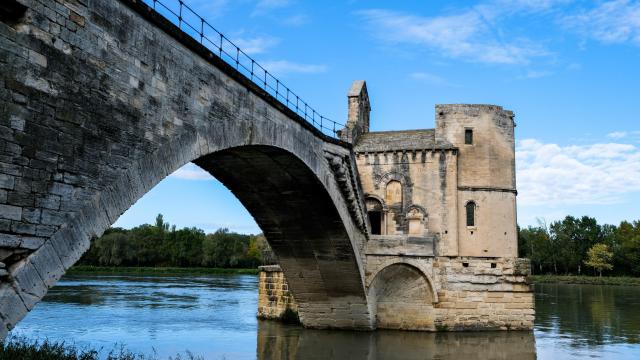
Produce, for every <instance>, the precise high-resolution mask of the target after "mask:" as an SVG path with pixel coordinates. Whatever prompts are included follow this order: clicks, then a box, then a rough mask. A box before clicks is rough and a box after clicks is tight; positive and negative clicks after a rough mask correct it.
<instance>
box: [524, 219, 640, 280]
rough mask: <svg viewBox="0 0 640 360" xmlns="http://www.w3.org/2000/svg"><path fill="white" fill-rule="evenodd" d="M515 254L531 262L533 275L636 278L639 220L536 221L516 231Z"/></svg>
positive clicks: (639, 274) (638, 274) (639, 267)
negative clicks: (548, 223) (602, 223)
mask: <svg viewBox="0 0 640 360" xmlns="http://www.w3.org/2000/svg"><path fill="white" fill-rule="evenodd" d="M518 252H519V254H518V255H519V256H520V257H526V258H529V259H531V268H532V272H533V274H554V275H598V274H600V275H601V274H603V273H604V274H606V275H613V276H629V277H640V221H633V222H628V221H623V222H621V223H620V225H619V226H615V225H609V224H605V225H600V224H598V222H597V221H596V219H594V218H592V217H588V216H583V217H581V218H576V217H573V216H567V217H565V218H564V219H563V220H560V221H555V222H553V223H551V225H547V224H545V223H543V222H540V224H539V225H538V226H534V227H531V226H530V227H527V228H524V229H521V228H518ZM603 281H605V280H603Z"/></svg>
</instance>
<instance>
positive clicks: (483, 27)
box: [358, 5, 549, 64]
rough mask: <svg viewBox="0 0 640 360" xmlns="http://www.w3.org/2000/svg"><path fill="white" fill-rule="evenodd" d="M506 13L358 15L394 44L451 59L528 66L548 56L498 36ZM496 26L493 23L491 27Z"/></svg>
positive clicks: (481, 8)
mask: <svg viewBox="0 0 640 360" xmlns="http://www.w3.org/2000/svg"><path fill="white" fill-rule="evenodd" d="M504 11H505V9H502V8H500V7H499V6H494V5H478V6H476V7H474V8H470V9H466V10H462V11H459V12H457V13H455V14H453V15H443V16H437V17H422V16H417V15H411V14H406V13H401V12H396V11H391V10H384V9H370V10H363V11H360V12H359V13H358V14H359V15H360V16H361V17H363V18H364V19H365V21H366V22H367V27H368V28H371V29H374V31H375V34H376V36H378V37H379V38H381V39H382V40H384V41H387V42H390V43H393V44H410V45H417V46H423V47H425V48H427V49H429V50H431V51H434V52H438V53H441V54H442V55H444V56H446V57H450V58H457V59H463V60H465V61H471V62H482V63H495V64H528V63H529V62H530V61H531V59H532V58H535V57H541V56H547V55H549V52H548V51H547V50H546V49H544V48H543V47H542V46H540V45H538V44H535V43H533V42H532V41H530V40H528V39H525V38H513V39H511V40H510V41H505V40H503V39H501V37H500V36H496V35H495V32H496V31H495V30H496V29H495V26H496V24H495V22H496V21H497V20H498V19H499V18H500V17H501V16H503V15H504ZM492 22H493V23H492Z"/></svg>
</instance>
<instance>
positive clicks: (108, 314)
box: [11, 275, 640, 360]
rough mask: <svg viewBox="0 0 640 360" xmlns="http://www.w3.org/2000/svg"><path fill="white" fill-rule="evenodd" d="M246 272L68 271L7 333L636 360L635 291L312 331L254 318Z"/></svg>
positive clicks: (186, 346) (212, 349) (241, 351)
mask: <svg viewBox="0 0 640 360" xmlns="http://www.w3.org/2000/svg"><path fill="white" fill-rule="evenodd" d="M257 285H258V278H257V276H253V275H207V276H187V275H180V276H140V275H131V276H106V275H68V276H65V277H64V278H63V279H62V280H61V281H60V282H59V283H58V285H56V286H55V287H54V288H52V289H50V290H49V293H48V294H47V296H46V297H45V298H44V299H43V300H42V301H41V302H40V303H39V304H38V305H37V306H36V307H35V309H34V310H33V311H31V313H30V314H29V315H27V317H26V318H25V319H24V320H23V321H22V322H20V323H19V324H18V326H17V327H16V328H15V329H14V330H13V331H12V333H11V334H12V335H16V336H24V337H27V338H29V339H36V338H37V339H44V338H48V339H51V340H57V341H60V340H63V341H66V342H68V343H74V344H76V345H78V346H80V347H82V346H91V347H94V348H103V349H105V351H106V350H109V349H113V348H114V346H115V344H116V343H117V344H119V345H124V346H125V347H126V348H127V349H130V350H133V351H135V352H141V353H145V354H152V353H155V354H157V355H158V356H159V357H160V358H166V357H168V356H172V355H175V354H176V353H179V352H180V353H183V354H184V353H185V351H187V350H188V351H191V352H192V353H194V354H196V355H201V356H204V358H206V359H256V358H258V359H368V360H372V359H434V358H435V359H518V360H525V359H535V358H538V359H585V358H604V359H616V360H622V359H640V287H624V286H593V285H547V284H545V285H537V286H535V293H536V320H535V330H534V331H533V332H479V333H473V332H464V333H421V332H402V331H375V332H349V331H320V330H308V329H303V328H301V327H299V326H290V325H289V326H287V325H282V324H279V323H276V322H269V321H258V320H257V319H256V317H255V313H256V306H257V305H256V303H257V295H258V291H257Z"/></svg>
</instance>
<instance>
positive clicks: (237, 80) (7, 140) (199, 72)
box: [0, 0, 371, 338]
mask: <svg viewBox="0 0 640 360" xmlns="http://www.w3.org/2000/svg"><path fill="white" fill-rule="evenodd" d="M11 1H14V0H11ZM18 1H20V2H21V3H23V4H24V5H25V6H26V8H27V10H26V14H25V15H24V16H23V17H22V18H20V19H19V20H18V24H17V25H15V24H12V25H8V24H6V23H2V22H0V26H2V27H3V28H2V32H0V48H2V49H13V51H11V52H6V51H4V50H3V53H2V56H3V61H0V74H2V79H1V80H2V82H1V84H4V86H0V109H3V110H2V112H0V127H1V128H2V139H1V140H2V144H1V145H2V146H0V155H2V156H1V157H0V188H1V189H2V190H0V210H1V211H0V248H2V249H5V250H6V249H9V250H7V251H13V253H12V255H11V256H10V257H8V258H6V259H3V261H4V260H6V262H7V263H6V265H7V271H6V273H5V274H3V273H2V272H0V320H2V324H1V326H0V338H1V337H3V336H4V335H5V334H6V332H7V330H10V329H11V328H12V327H13V326H14V325H15V324H16V323H17V322H18V321H19V320H20V319H21V318H22V317H23V316H24V315H25V314H26V313H27V311H29V310H30V309H31V308H33V306H34V305H35V304H36V303H37V302H38V301H39V300H40V299H41V298H42V297H43V296H44V294H45V293H46V291H47V289H48V288H49V287H51V286H53V285H54V284H55V283H56V281H57V280H58V279H59V278H60V277H61V276H62V274H64V272H65V271H66V269H68V268H69V267H70V266H71V265H73V263H75V262H76V261H77V260H78V259H79V258H80V256H81V255H82V253H84V252H85V251H86V250H87V248H88V246H89V240H90V239H91V238H92V237H94V236H99V235H101V234H102V232H103V231H104V230H105V229H107V228H108V227H109V226H110V225H111V224H112V223H114V222H115V221H116V220H117V218H118V217H119V216H120V215H121V214H122V213H123V212H124V211H125V210H126V209H128V208H129V207H130V206H131V205H132V204H133V203H134V202H135V201H136V200H137V199H139V198H140V197H142V196H143V195H144V194H145V193H146V192H148V191H149V190H150V189H151V188H152V187H153V186H155V185H156V184H157V183H158V182H160V181H161V180H162V179H164V178H165V177H166V176H168V175H169V174H171V173H172V172H173V171H175V170H176V169H178V168H179V167H181V166H182V165H184V164H186V163H188V162H190V161H194V162H195V163H196V164H198V165H199V166H201V167H202V168H204V169H205V170H207V171H209V172H210V173H212V174H213V175H214V176H216V177H217V178H219V179H220V180H221V181H222V182H223V183H224V184H225V185H226V186H227V187H229V188H230V189H231V190H232V192H233V193H234V194H235V195H236V196H237V197H238V198H239V199H240V201H241V202H242V203H243V204H244V205H245V207H247V209H248V210H249V211H250V212H251V213H252V215H253V216H254V217H255V218H256V221H257V222H258V224H259V225H260V226H261V227H262V228H263V230H264V232H265V235H266V237H267V240H268V241H269V242H270V243H271V245H272V246H273V247H274V250H275V252H276V254H277V255H278V257H279V260H280V262H281V265H282V268H283V270H284V272H285V275H286V277H287V280H288V282H289V284H290V286H291V290H292V293H293V295H294V297H295V298H296V301H297V302H299V310H300V316H301V320H302V322H303V323H304V324H305V325H307V326H311V327H338V328H339V327H344V328H370V327H371V321H370V317H369V314H368V311H367V300H366V292H365V290H364V278H363V271H362V262H361V258H360V252H361V249H362V247H363V244H364V242H365V237H366V231H367V223H366V217H365V216H366V215H364V205H363V202H362V196H361V194H360V193H359V188H358V187H357V186H354V184H357V181H356V180H357V179H356V177H357V172H356V171H355V168H354V166H355V165H354V164H355V162H354V161H353V155H352V152H351V150H350V147H349V146H348V145H347V144H343V143H341V142H339V141H337V140H334V139H331V138H329V137H327V136H324V135H323V134H322V133H320V132H319V131H317V130H316V129H315V128H313V126H311V125H310V124H309V123H307V122H305V121H304V120H303V119H302V118H300V117H299V116H297V115H296V114H295V113H294V112H292V111H290V110H289V109H288V108H286V107H285V106H283V105H282V104H281V103H279V102H278V101H277V100H275V99H274V98H273V97H271V96H269V95H268V94H266V93H265V92H264V91H262V90H261V89H260V88H258V87H257V86H256V85H255V84H253V83H251V82H250V81H248V80H247V79H246V78H244V77H243V76H242V75H240V74H239V73H238V72H237V71H235V70H234V69H232V68H231V67H230V66H229V65H227V64H226V63H223V62H221V61H219V59H217V58H215V56H213V55H212V54H211V53H210V52H208V51H207V50H206V49H204V48H203V47H201V46H200V47H199V44H197V43H195V42H193V41H192V40H191V39H189V38H186V37H185V36H184V34H182V33H179V32H177V31H176V29H175V28H172V27H171V25H170V24H167V23H163V22H162V19H156V18H154V17H153V16H151V15H149V14H151V13H147V12H139V11H141V10H140V8H141V7H144V6H145V5H142V4H140V3H139V2H133V1H130V0H120V1H108V0H96V1H92V2H87V3H86V5H85V4H83V3H77V2H69V3H65V5H64V6H63V7H62V8H61V7H55V8H53V9H51V11H54V12H56V11H62V10H63V8H64V9H67V10H68V12H70V11H73V13H74V14H76V15H77V16H75V15H74V17H73V21H75V22H74V24H75V25H73V29H74V32H73V36H69V37H66V36H62V35H61V34H60V33H51V32H49V31H50V29H51V28H52V27H51V26H50V23H51V21H52V20H51V19H50V18H49V17H47V16H46V14H48V12H47V11H48V10H46V9H48V6H49V5H50V4H49V2H48V1H44V0H43V1H40V0H18ZM65 6H66V7H65ZM143 10H144V9H143ZM67 15H68V14H67ZM76 22H77V23H76ZM70 23H71V22H69V21H68V22H67V24H70ZM69 26H71V25H69ZM123 28H126V29H127V31H122V29H123ZM65 34H66V33H65ZM23 53H30V54H32V55H31V56H29V57H27V58H25V57H23V56H22V55H21V54H23ZM4 60H6V61H4ZM5 130H6V131H5ZM7 144H9V145H7ZM6 159H9V160H6ZM307 215H308V216H307ZM5 224H8V225H6V226H5Z"/></svg>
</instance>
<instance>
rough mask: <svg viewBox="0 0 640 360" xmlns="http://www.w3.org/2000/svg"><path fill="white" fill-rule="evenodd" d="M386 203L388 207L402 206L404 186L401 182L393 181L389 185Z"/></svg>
mask: <svg viewBox="0 0 640 360" xmlns="http://www.w3.org/2000/svg"><path fill="white" fill-rule="evenodd" d="M386 190H387V191H386V194H385V199H384V201H385V202H386V203H387V204H388V205H394V204H402V184H401V183H400V181H397V180H391V181H389V183H387V189H386Z"/></svg>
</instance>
